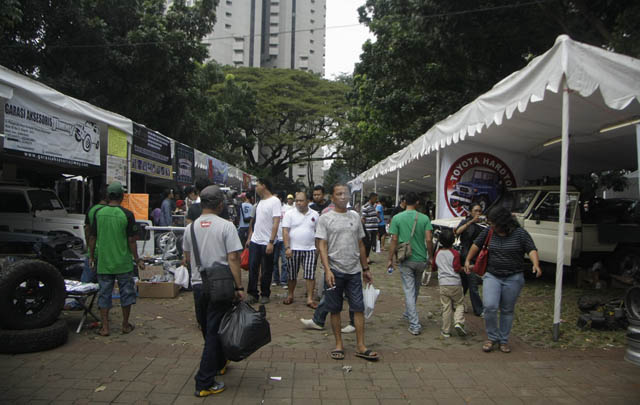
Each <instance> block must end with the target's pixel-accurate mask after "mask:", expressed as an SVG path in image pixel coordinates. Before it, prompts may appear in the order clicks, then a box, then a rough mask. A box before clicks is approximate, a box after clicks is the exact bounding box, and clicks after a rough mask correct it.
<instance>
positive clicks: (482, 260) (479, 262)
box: [473, 228, 493, 277]
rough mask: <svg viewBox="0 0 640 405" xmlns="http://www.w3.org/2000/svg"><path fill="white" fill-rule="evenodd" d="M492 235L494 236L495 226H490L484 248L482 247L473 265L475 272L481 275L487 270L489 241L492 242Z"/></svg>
mask: <svg viewBox="0 0 640 405" xmlns="http://www.w3.org/2000/svg"><path fill="white" fill-rule="evenodd" d="M491 236H493V228H489V232H487V237H486V238H485V239H484V244H483V245H482V249H480V253H479V254H478V258H477V259H476V264H475V266H473V272H474V273H476V274H477V275H479V276H480V277H482V276H484V273H486V272H487V264H488V262H489V242H491Z"/></svg>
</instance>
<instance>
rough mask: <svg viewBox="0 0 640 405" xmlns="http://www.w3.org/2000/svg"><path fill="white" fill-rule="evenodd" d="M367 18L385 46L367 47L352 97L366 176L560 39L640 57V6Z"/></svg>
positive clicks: (466, 5) (483, 9)
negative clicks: (567, 37) (566, 37)
mask: <svg viewBox="0 0 640 405" xmlns="http://www.w3.org/2000/svg"><path fill="white" fill-rule="evenodd" d="M358 12H359V15H360V21H361V22H362V23H364V24H366V25H367V26H368V27H369V29H370V30H371V31H372V32H373V33H374V34H375V36H376V40H375V42H371V41H368V42H366V43H365V44H364V45H363V52H362V54H361V56H360V63H358V64H357V65H356V69H355V72H354V77H353V87H352V92H351V93H350V95H349V100H350V103H351V104H352V106H353V109H352V111H351V112H350V131H351V132H352V133H351V134H350V136H349V142H350V143H349V144H350V145H351V151H350V152H351V153H352V154H353V155H358V156H359V160H360V163H362V164H363V165H364V166H365V168H366V167H370V165H371V164H372V163H374V162H377V161H379V160H381V159H383V158H384V157H386V156H388V155H389V154H391V153H393V152H395V151H396V150H399V149H401V148H402V147H404V146H406V145H407V144H408V143H410V142H411V141H412V140H414V139H415V138H417V137H418V136H420V135H422V134H423V133H425V132H426V131H427V130H428V129H429V128H430V127H431V126H433V125H434V124H435V123H436V122H438V121H440V120H442V119H444V118H446V117H447V116H448V115H450V114H452V113H454V112H456V111H457V110H459V109H460V108H461V107H462V106H464V105H465V104H467V103H469V102H470V101H472V100H473V99H475V98H476V97H477V96H479V95H480V94H482V93H483V92H485V91H487V90H489V89H490V88H491V87H492V86H493V85H494V84H495V83H497V82H498V81H500V80H501V79H502V78H504V77H506V76H507V75H509V74H511V73H512V72H514V71H516V70H518V69H521V68H522V67H523V66H525V65H526V64H527V63H528V61H529V60H530V59H531V58H532V56H533V55H538V54H541V53H543V52H544V51H546V50H547V49H548V48H549V47H550V46H551V45H552V44H553V42H554V40H555V38H556V37H557V36H558V35H560V34H563V33H565V34H569V35H570V36H571V37H572V38H573V39H576V40H578V41H582V42H587V43H590V44H594V45H597V46H604V47H607V48H611V49H614V50H616V51H618V52H622V53H627V54H629V55H632V56H636V57H637V56H640V41H639V35H640V31H639V28H638V27H639V26H640V25H639V24H637V21H638V18H639V17H640V5H638V3H637V2H636V1H632V0H598V1H589V2H587V1H584V0H577V1H574V0H548V1H540V2H532V1H516V2H514V1H507V0H483V1H477V0H459V1H446V0H413V1H405V0H367V2H366V4H365V5H364V6H362V7H361V8H359V10H358ZM365 145H375V147H368V148H366V147H365ZM345 156H346V155H345ZM347 161H348V162H350V163H351V162H352V160H351V159H347Z"/></svg>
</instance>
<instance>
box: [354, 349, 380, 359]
mask: <svg viewBox="0 0 640 405" xmlns="http://www.w3.org/2000/svg"><path fill="white" fill-rule="evenodd" d="M356 357H361V358H363V359H365V360H369V361H377V360H378V359H379V358H380V356H379V355H378V353H376V352H374V351H373V350H371V349H367V350H365V351H364V352H362V353H360V352H356Z"/></svg>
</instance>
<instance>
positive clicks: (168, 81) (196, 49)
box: [0, 0, 222, 142]
mask: <svg viewBox="0 0 640 405" xmlns="http://www.w3.org/2000/svg"><path fill="white" fill-rule="evenodd" d="M217 4H218V0H199V1H197V2H196V4H195V5H194V6H191V7H188V6H186V5H185V1H184V0H176V1H174V3H173V5H172V7H171V8H170V9H169V10H166V1H165V0H66V1H54V2H52V1H48V0H24V1H20V2H16V1H15V0H8V1H6V2H3V5H1V6H0V22H2V25H0V26H1V27H2V28H0V35H1V37H0V38H1V41H0V43H1V45H0V47H1V48H0V49H1V52H0V64H2V65H4V66H6V67H8V68H10V69H12V70H15V71H17V72H20V73H23V74H27V75H30V76H32V77H34V78H36V79H37V80H39V81H41V82H43V83H46V84H48V85H50V86H51V87H53V88H55V89H57V90H59V91H61V92H63V93H65V94H68V95H71V96H74V97H77V98H79V99H82V100H85V101H88V102H90V103H92V104H95V105H98V106H100V107H103V108H105V109H107V110H110V111H114V112H117V113H120V114H122V115H125V116H127V117H129V118H131V119H133V120H134V121H137V122H140V123H143V124H145V125H147V126H148V127H151V128H154V129H156V130H158V131H160V132H163V133H165V134H167V135H169V136H171V137H174V138H175V139H178V140H181V141H185V142H188V141H189V140H190V138H191V137H192V136H193V135H194V134H199V135H201V134H202V131H203V128H204V127H205V126H206V125H205V124H203V122H201V121H202V120H203V119H204V118H206V115H205V116H203V115H202V114H201V113H202V111H198V109H199V107H197V105H198V104H199V103H200V104H202V103H204V104H205V105H206V98H207V93H206V90H207V88H208V86H209V85H210V83H207V80H208V79H210V77H209V76H210V75H211V73H212V70H211V68H208V69H205V70H204V71H203V70H201V69H200V67H199V65H198V64H199V63H202V62H203V61H204V59H205V58H206V56H207V50H206V46H205V45H204V44H202V39H203V37H204V36H205V35H206V34H207V33H209V32H211V30H212V29H213V24H214V23H215V8H216V6H217ZM219 80H222V79H221V78H220V79H219ZM202 84H205V87H204V88H200V87H198V86H199V85H202ZM203 90H204V91H203Z"/></svg>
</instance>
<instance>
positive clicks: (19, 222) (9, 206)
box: [0, 185, 86, 246]
mask: <svg viewBox="0 0 640 405" xmlns="http://www.w3.org/2000/svg"><path fill="white" fill-rule="evenodd" d="M2 230H4V231H12V232H18V231H20V232H32V233H42V234H48V233H50V232H62V233H66V234H69V235H73V236H77V237H78V238H80V239H82V242H83V244H84V245H85V246H86V241H85V239H84V215H81V214H69V213H68V212H67V209H66V208H65V207H64V205H63V204H62V202H61V201H60V199H59V198H58V196H57V195H56V193H55V192H54V191H53V190H49V189H43V188H36V187H28V186H14V185H0V231H2Z"/></svg>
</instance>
